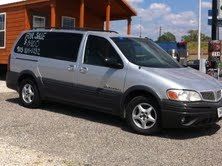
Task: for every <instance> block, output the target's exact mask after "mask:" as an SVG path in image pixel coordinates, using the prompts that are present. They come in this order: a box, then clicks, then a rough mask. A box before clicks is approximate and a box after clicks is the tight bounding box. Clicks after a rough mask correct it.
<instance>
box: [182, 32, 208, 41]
mask: <svg viewBox="0 0 222 166" xmlns="http://www.w3.org/2000/svg"><path fill="white" fill-rule="evenodd" d="M182 39H183V40H184V41H186V42H197V41H198V30H190V31H188V35H185V36H183V37H182ZM209 40H210V37H209V36H207V35H205V34H201V41H203V42H208V41H209Z"/></svg>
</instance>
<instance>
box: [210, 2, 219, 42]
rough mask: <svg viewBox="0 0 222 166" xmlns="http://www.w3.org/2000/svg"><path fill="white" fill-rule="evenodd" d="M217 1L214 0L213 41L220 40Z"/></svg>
mask: <svg viewBox="0 0 222 166" xmlns="http://www.w3.org/2000/svg"><path fill="white" fill-rule="evenodd" d="M217 6H218V5H217V0H212V12H213V18H212V35H211V36H212V40H219V27H218V26H217V23H218V19H217V15H218V8H217Z"/></svg>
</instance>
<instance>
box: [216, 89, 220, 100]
mask: <svg viewBox="0 0 222 166" xmlns="http://www.w3.org/2000/svg"><path fill="white" fill-rule="evenodd" d="M216 96H217V100H219V99H220V98H221V90H219V91H217V93H216Z"/></svg>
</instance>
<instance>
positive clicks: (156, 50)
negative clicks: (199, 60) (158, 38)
mask: <svg viewBox="0 0 222 166" xmlns="http://www.w3.org/2000/svg"><path fill="white" fill-rule="evenodd" d="M111 39H112V40H113V41H114V42H115V43H116V45H117V46H118V47H119V49H120V50H121V51H122V53H123V54H124V56H125V57H126V58H127V59H128V60H129V61H130V62H131V63H134V64H136V65H138V66H144V67H151V68H181V67H182V66H181V65H180V64H179V63H178V62H177V61H176V60H174V59H173V58H172V57H171V56H170V55H169V54H168V53H166V52H165V51H164V50H162V49H161V48H160V47H159V46H157V45H156V44H155V43H154V42H152V41H151V40H149V39H144V38H130V37H113V38H111Z"/></svg>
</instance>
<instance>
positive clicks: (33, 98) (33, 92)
mask: <svg viewBox="0 0 222 166" xmlns="http://www.w3.org/2000/svg"><path fill="white" fill-rule="evenodd" d="M19 99H20V103H21V105H22V106H24V107H27V108H37V107H38V106H39V105H40V103H41V99H40V95H39V90H38V87H37V85H36V83H35V82H34V81H33V80H32V79H24V80H22V81H21V84H20V86H19Z"/></svg>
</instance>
